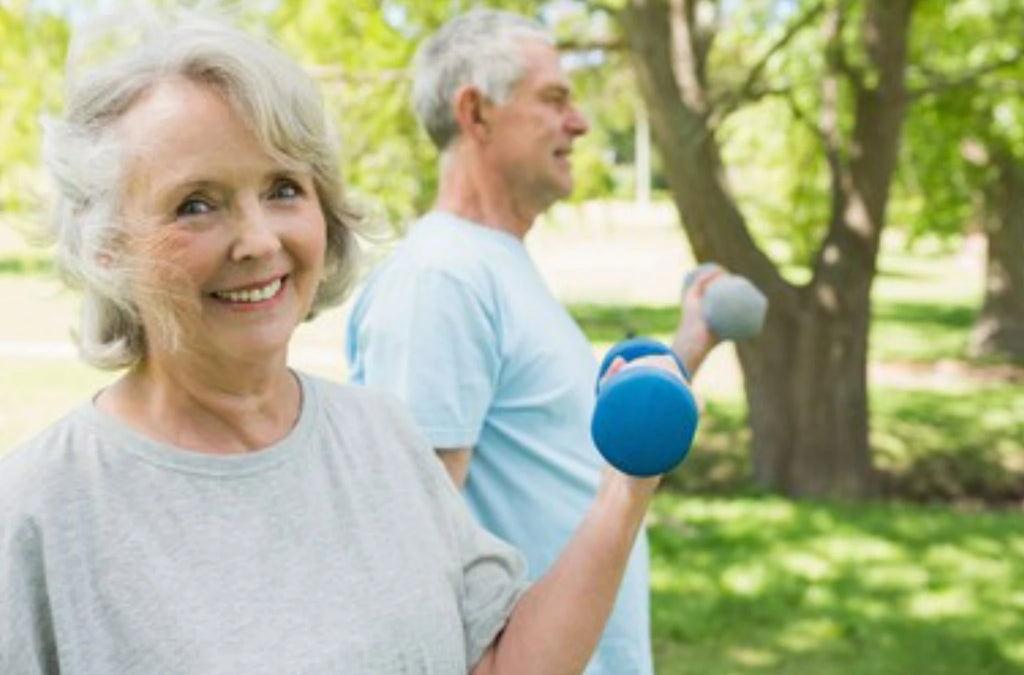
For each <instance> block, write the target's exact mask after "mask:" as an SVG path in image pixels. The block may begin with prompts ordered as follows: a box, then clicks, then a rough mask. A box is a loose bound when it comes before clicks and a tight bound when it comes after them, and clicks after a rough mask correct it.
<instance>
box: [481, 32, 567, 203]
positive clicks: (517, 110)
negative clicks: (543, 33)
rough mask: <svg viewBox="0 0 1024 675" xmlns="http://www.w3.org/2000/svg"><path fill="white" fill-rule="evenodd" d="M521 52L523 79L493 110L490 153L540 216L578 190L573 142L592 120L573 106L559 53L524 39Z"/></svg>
mask: <svg viewBox="0 0 1024 675" xmlns="http://www.w3.org/2000/svg"><path fill="white" fill-rule="evenodd" d="M521 50H522V51H521V54H522V57H523V60H524V63H525V65H526V68H525V71H524V73H523V77H522V79H521V80H520V81H519V82H518V83H517V84H516V85H515V87H514V88H513V90H512V93H511V95H510V97H509V98H508V100H507V101H506V102H505V103H503V104H501V105H494V106H493V107H492V108H491V110H489V111H488V112H489V115H490V119H491V125H490V131H491V134H490V135H489V137H488V147H487V154H488V157H489V161H490V163H491V165H492V166H493V167H494V169H495V170H496V171H497V172H498V173H499V174H500V175H501V176H502V177H503V180H504V182H505V184H506V185H507V186H508V187H509V189H510V190H511V191H512V194H513V195H515V197H516V198H517V199H519V200H524V199H525V200H528V202H530V203H531V205H532V206H533V207H534V208H535V210H537V211H538V212H539V211H543V210H544V209H546V208H547V207H548V206H550V205H551V204H552V203H554V202H555V201H557V200H558V199H561V198H563V197H567V196H568V195H569V194H570V193H571V192H572V165H571V163H570V155H571V154H572V144H573V141H574V140H575V139H576V137H577V136H580V135H582V134H584V133H586V131H587V120H586V119H585V118H584V117H583V115H582V114H581V113H580V111H579V110H578V109H577V108H576V107H575V106H574V105H573V103H572V91H571V87H570V83H569V78H568V77H567V76H566V74H565V71H564V70H563V69H562V65H561V61H560V59H559V55H558V51H557V50H556V49H555V48H554V47H553V46H552V45H549V44H547V43H545V42H542V41H539V40H530V41H524V42H523V43H522V47H521Z"/></svg>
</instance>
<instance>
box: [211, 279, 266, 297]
mask: <svg viewBox="0 0 1024 675" xmlns="http://www.w3.org/2000/svg"><path fill="white" fill-rule="evenodd" d="M279 290H281V279H274V280H273V281H271V282H270V283H269V284H267V285H266V286H264V287H263V288H250V289H247V290H244V291H214V292H213V296H214V297H215V298H219V299H221V300H227V301H228V302H262V301H264V300H269V299H270V298H272V297H274V296H275V295H277V292H278V291H279Z"/></svg>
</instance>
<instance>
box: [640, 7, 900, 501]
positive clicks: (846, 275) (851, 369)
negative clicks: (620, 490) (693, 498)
mask: <svg viewBox="0 0 1024 675" xmlns="http://www.w3.org/2000/svg"><path fill="white" fill-rule="evenodd" d="M692 1H693V0H633V1H632V2H631V4H630V6H629V7H628V8H627V9H625V10H624V11H623V12H622V14H621V15H620V20H621V24H622V27H623V30H624V33H625V35H626V39H627V41H628V43H629V49H630V53H631V56H632V59H633V65H634V70H635V72H636V75H637V81H638V85H639V89H640V91H641V94H642V95H643V97H644V100H645V102H646V105H647V108H648V110H649V115H650V121H651V129H652V132H653V134H654V138H655V142H656V145H657V147H658V149H659V151H660V152H661V154H662V158H663V160H664V165H665V171H666V175H667V178H668V183H669V189H670V191H671V193H672V198H673V200H674V201H675V203H676V206H677V209H678V211H679V214H680V216H681V219H682V223H683V227H684V229H685V231H686V234H687V236H688V238H689V240H690V243H691V245H692V247H693V250H694V253H695V255H696V256H697V258H698V259H699V260H702V261H704V260H714V261H717V262H720V263H722V264H724V265H725V266H726V267H728V268H729V269H731V270H733V271H736V272H738V273H740V274H743V275H744V276H747V277H748V278H750V279H751V280H752V281H753V282H754V283H755V284H756V285H757V286H758V287H759V288H761V290H762V291H763V292H765V294H766V295H767V296H768V300H769V308H770V309H769V312H768V317H767V320H766V324H765V328H764V331H763V333H762V334H761V336H760V337H758V338H757V339H755V340H753V341H750V342H748V343H746V344H740V345H738V353H739V357H740V364H741V367H742V369H743V373H744V384H745V388H746V396H747V403H748V407H749V411H750V423H751V428H752V430H753V441H752V447H751V452H752V457H753V466H754V472H755V479H756V481H757V482H758V483H759V484H760V485H762V486H764V487H767V488H769V489H772V490H777V491H781V492H783V493H785V494H788V495H793V496H804V495H806V496H825V495H833V496H836V495H842V496H850V497H857V496H865V495H870V494H873V493H874V492H875V489H876V484H877V483H876V480H875V475H874V472H873V470H872V465H871V454H870V449H869V446H868V397H867V336H868V328H869V316H870V291H871V283H872V280H873V278H874V274H875V262H876V257H877V251H878V242H879V240H880V236H881V230H882V227H883V224H884V214H885V208H886V203H887V199H888V189H889V183H890V180H891V177H892V174H893V170H894V168H895V163H896V149H897V146H898V140H899V135H900V127H901V124H902V120H903V117H904V111H905V105H906V104H905V95H904V91H903V72H904V67H905V60H906V36H907V32H908V30H909V18H910V6H911V4H912V1H913V0H892V1H891V2H889V1H888V0H877V1H876V2H869V3H868V7H867V11H866V12H865V18H864V25H863V26H862V30H863V34H864V35H865V48H866V52H867V53H868V55H869V57H870V59H871V65H872V67H873V68H875V72H873V73H872V79H873V82H874V83H873V85H872V86H871V87H866V86H861V87H859V88H857V91H856V98H855V105H856V108H855V122H854V129H853V132H852V138H851V139H850V141H849V143H848V144H847V145H849V147H851V148H854V150H852V151H851V152H850V153H849V156H848V157H840V156H839V154H837V155H836V162H835V172H834V175H833V179H834V180H833V190H834V194H833V200H832V203H833V213H832V218H831V222H830V226H829V229H828V235H827V236H826V239H825V241H824V242H823V243H822V246H821V250H820V252H819V254H818V257H817V261H816V263H815V266H814V274H813V278H812V280H811V282H810V283H809V284H807V285H806V286H802V287H795V286H793V285H791V284H789V283H788V282H787V281H786V280H784V279H783V278H782V277H781V275H780V274H779V273H778V271H777V270H776V268H775V266H774V265H773V263H772V262H771V261H770V260H769V259H768V257H767V256H766V255H764V253H763V252H762V251H761V250H760V248H758V246H757V245H756V244H755V242H754V241H753V239H752V237H751V236H750V232H749V230H748V228H747V226H746V223H745V221H744V218H743V215H742V213H741V212H740V210H739V208H738V206H737V204H736V202H735V200H734V198H733V197H732V195H731V194H730V192H729V189H728V185H727V184H726V179H725V176H724V171H723V167H722V164H721V157H720V153H719V149H718V146H717V144H716V140H715V138H714V135H713V131H712V130H711V128H710V127H709V125H708V122H707V120H708V114H707V113H708V111H706V110H704V109H703V108H702V107H701V104H702V102H704V101H707V100H708V98H707V96H706V95H705V93H704V92H687V91H684V89H686V88H687V87H693V86H703V81H702V78H703V77H704V76H705V75H706V74H705V73H704V72H702V67H701V63H702V62H701V61H700V60H698V59H697V56H698V54H697V52H698V49H697V47H698V45H696V44H695V43H693V42H692V39H691V38H690V36H692V35H693V34H694V32H695V31H694V30H693V27H692V26H690V27H686V26H683V23H684V22H685V21H686V20H687V17H692V16H693V12H691V11H688V10H689V9H690V7H688V6H687V3H690V2H692ZM695 83H696V84H695Z"/></svg>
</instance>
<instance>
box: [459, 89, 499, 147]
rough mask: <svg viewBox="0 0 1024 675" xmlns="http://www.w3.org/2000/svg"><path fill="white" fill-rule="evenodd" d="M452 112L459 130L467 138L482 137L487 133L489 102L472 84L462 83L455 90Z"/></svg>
mask: <svg viewBox="0 0 1024 675" xmlns="http://www.w3.org/2000/svg"><path fill="white" fill-rule="evenodd" d="M453 105H454V112H455V121H456V122H458V125H459V132H460V133H461V134H462V135H464V136H466V137H467V138H482V137H483V135H484V134H486V133H487V116H488V110H487V109H488V107H489V106H490V103H489V102H488V101H487V98H486V97H485V96H484V95H483V93H482V92H481V91H480V90H479V89H477V88H476V87H474V86H472V85H463V86H461V87H459V88H458V90H456V92H455V101H454V103H453Z"/></svg>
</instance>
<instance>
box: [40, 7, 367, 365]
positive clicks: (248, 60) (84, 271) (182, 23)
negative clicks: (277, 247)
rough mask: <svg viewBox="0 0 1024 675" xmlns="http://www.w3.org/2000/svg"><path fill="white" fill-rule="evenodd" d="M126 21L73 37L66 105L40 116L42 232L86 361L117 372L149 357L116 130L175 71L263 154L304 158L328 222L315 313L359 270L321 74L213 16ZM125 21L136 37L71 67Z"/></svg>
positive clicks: (124, 155) (114, 36)
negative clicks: (72, 294) (50, 197)
mask: <svg viewBox="0 0 1024 675" xmlns="http://www.w3.org/2000/svg"><path fill="white" fill-rule="evenodd" d="M130 19H131V23H130V24H121V25H115V26H114V27H113V28H109V27H108V28H106V29H104V30H103V31H102V32H100V33H97V31H95V30H93V31H92V32H89V31H85V34H84V35H79V36H77V37H76V39H75V40H73V41H72V45H71V50H70V52H69V58H68V75H67V91H66V95H65V108H64V113H63V115H62V116H61V117H60V118H57V119H50V120H45V121H44V141H43V157H44V163H45V165H46V167H47V169H48V171H49V173H50V175H51V177H52V179H53V182H54V184H55V189H56V192H57V195H56V204H55V209H54V214H53V218H52V221H51V227H50V230H49V235H50V238H51V240H53V241H55V243H56V266H57V269H58V271H59V272H60V274H61V276H62V278H63V279H64V280H65V282H66V283H68V285H70V286H72V287H73V288H77V289H80V290H81V291H82V295H83V297H82V310H81V319H80V323H79V326H78V329H77V330H76V339H77V341H78V347H79V351H80V353H81V355H82V358H83V359H84V360H85V361H87V362H88V363H90V364H92V365H94V366H97V367H99V368H106V369H118V368H124V367H130V366H132V365H134V364H136V363H138V362H139V361H140V360H141V359H142V358H143V357H144V356H145V350H146V342H147V341H146V335H145V331H144V329H143V325H142V320H141V317H140V315H139V312H138V308H137V307H136V306H135V303H134V301H133V299H132V295H133V294H132V289H133V285H134V284H138V283H139V281H140V278H141V277H142V276H144V275H143V271H142V270H140V266H141V265H144V264H146V261H143V260H133V256H131V255H129V254H128V252H127V251H126V248H125V245H124V243H125V240H126V225H127V224H126V223H125V222H124V218H123V216H122V196H123V195H122V192H123V189H124V184H125V179H126V176H125V175H124V171H125V165H126V163H127V159H128V157H129V152H130V150H131V149H130V148H126V147H124V143H122V142H120V141H119V138H118V136H117V133H116V127H117V123H118V121H119V120H120V119H121V118H122V117H123V116H124V115H125V113H126V112H127V111H128V110H129V109H130V108H131V107H132V106H133V105H134V103H135V102H136V101H138V100H139V99H140V98H141V97H142V96H143V95H144V94H146V93H147V92H148V91H150V90H152V89H153V88H154V87H155V86H157V85H158V84H160V83H161V82H165V81H167V80H172V79H175V78H185V79H187V80H190V81H192V82H196V83H199V84H202V85H205V86H210V87H212V88H214V89H216V91H217V92H218V93H220V94H221V95H223V96H224V97H225V99H226V100H227V101H228V102H229V104H230V105H231V106H232V108H233V109H234V110H235V112H236V113H237V114H238V115H239V117H241V118H242V120H244V122H245V123H246V124H247V125H248V127H249V128H250V129H251V130H252V132H253V133H254V134H255V135H256V137H257V138H258V139H259V142H260V143H261V145H262V146H263V147H264V148H265V149H266V150H267V151H268V152H269V153H271V154H272V155H274V156H276V157H278V158H280V159H281V160H283V161H288V162H300V163H304V164H308V165H309V166H310V168H311V170H312V173H313V180H314V183H315V186H316V192H317V196H318V197H319V200H320V204H321V208H322V209H323V214H324V218H325V221H326V223H327V233H326V235H327V249H326V253H325V261H324V262H325V266H324V277H323V279H322V281H321V283H320V285H319V288H318V290H317V293H316V296H315V298H314V301H313V305H312V313H311V315H310V316H312V314H313V313H315V312H316V311H318V310H320V309H323V308H325V307H328V306H330V305H332V304H336V303H338V302H340V301H341V300H342V299H343V298H344V296H345V294H346V293H347V292H348V290H349V288H350V286H351V283H352V281H353V278H354V275H355V272H356V259H355V255H356V254H357V245H356V242H355V238H354V235H353V228H354V227H356V226H357V225H358V223H359V222H360V219H359V217H358V216H357V215H356V213H355V211H354V209H352V207H351V206H350V205H349V203H348V202H347V200H346V198H345V197H344V195H343V193H342V186H341V181H340V172H339V166H338V154H337V151H336V142H335V138H334V135H333V131H332V129H331V126H330V123H329V121H328V119H327V117H326V115H325V112H324V107H323V102H322V100H321V97H320V92H319V90H318V88H317V85H316V83H315V82H314V81H313V80H312V78H310V77H309V76H308V75H307V74H306V73H305V72H304V71H303V70H302V69H301V68H300V67H299V66H298V65H297V64H296V63H295V62H294V61H293V60H291V59H290V58H289V57H288V56H286V55H285V54H284V53H283V52H281V51H279V50H278V49H276V48H274V47H273V46H271V45H270V44H269V43H268V42H265V41H263V40H261V39H257V38H255V37H252V36H250V35H247V34H245V33H243V32H241V31H239V30H238V29H236V28H233V27H232V26H230V25H229V24H228V23H227V22H226V21H224V20H223V19H222V18H220V17H217V18H211V17H208V16H201V15H198V14H196V13H193V12H188V11H181V10H179V11H176V12H172V13H170V14H168V13H165V12H147V13H142V14H132V16H131V17H130ZM126 26H127V27H128V28H130V30H127V32H129V33H131V35H130V36H128V37H129V38H130V39H131V42H132V43H133V46H131V47H129V48H127V49H126V50H125V49H117V50H116V52H117V55H115V56H113V57H111V58H106V59H102V60H101V61H99V62H98V63H97V64H95V65H89V66H86V67H84V68H83V69H82V70H81V72H75V67H76V66H78V65H79V64H78V61H81V60H83V59H84V58H85V56H87V54H86V48H87V47H88V48H92V49H93V50H95V49H96V48H98V47H103V46H106V47H108V48H109V46H110V45H111V44H116V43H117V41H118V39H122V38H124V37H125V35H124V34H125V32H126ZM122 41H123V40H122ZM108 51H109V49H108ZM173 321H174V319H173V317H167V322H168V323H173ZM167 328H169V329H171V331H172V332H173V329H174V326H173V325H171V326H168V327H167Z"/></svg>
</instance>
